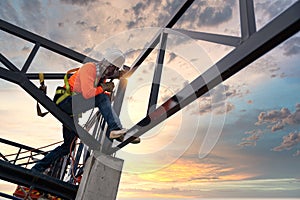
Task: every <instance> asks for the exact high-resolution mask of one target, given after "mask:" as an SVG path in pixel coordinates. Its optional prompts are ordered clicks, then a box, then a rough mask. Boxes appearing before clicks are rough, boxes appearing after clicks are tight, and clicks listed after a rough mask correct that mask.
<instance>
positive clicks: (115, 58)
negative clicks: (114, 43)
mask: <svg viewBox="0 0 300 200" xmlns="http://www.w3.org/2000/svg"><path fill="white" fill-rule="evenodd" d="M104 58H105V59H106V60H107V61H108V62H110V63H111V64H113V65H114V66H116V67H117V68H119V69H120V68H122V67H123V65H124V63H125V56H124V54H123V53H122V51H120V50H118V49H110V50H108V51H107V52H106V53H105V55H104Z"/></svg>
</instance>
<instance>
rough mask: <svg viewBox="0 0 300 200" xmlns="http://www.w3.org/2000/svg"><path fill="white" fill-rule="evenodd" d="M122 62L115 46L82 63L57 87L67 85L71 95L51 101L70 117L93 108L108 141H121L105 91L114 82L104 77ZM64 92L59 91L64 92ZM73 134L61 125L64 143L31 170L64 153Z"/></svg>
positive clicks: (40, 168) (120, 129)
mask: <svg viewBox="0 0 300 200" xmlns="http://www.w3.org/2000/svg"><path fill="white" fill-rule="evenodd" d="M124 63H125V56H124V54H123V53H122V52H121V51H120V50H116V49H114V50H110V51H108V52H107V53H106V54H105V55H104V58H103V59H102V60H101V61H100V62H88V63H85V64H84V65H83V66H82V67H81V68H80V69H79V70H77V71H76V72H75V73H74V74H73V75H72V76H71V77H70V78H69V79H68V80H67V82H65V86H64V87H60V88H61V89H62V91H65V90H66V85H67V86H68V87H69V90H70V92H71V93H72V94H73V95H65V96H64V97H62V95H56V96H55V97H54V101H55V102H56V104H57V105H58V106H59V107H60V108H61V109H62V110H63V111H65V112H66V113H67V114H69V115H70V116H74V115H76V114H79V113H82V112H85V111H87V110H90V109H92V108H94V107H97V108H98V109H99V111H100V113H101V115H102V116H103V118H104V119H105V121H106V122H107V124H108V130H109V136H108V137H109V138H110V139H111V140H112V139H117V140H118V141H122V140H123V138H124V135H125V134H126V129H124V128H123V127H122V124H121V122H120V119H119V117H118V116H117V115H116V113H115V111H114V110H113V108H112V106H111V101H110V97H109V95H107V94H106V93H107V92H112V91H113V89H114V83H113V82H106V78H108V77H110V76H112V75H113V74H114V73H115V72H116V71H118V70H121V69H122V67H123V65H124ZM57 91H59V90H57ZM65 92H66V91H65ZM65 92H62V93H63V94H66V93H65ZM76 135H77V134H76V133H75V132H73V131H72V130H70V129H68V128H67V127H66V126H63V137H64V143H63V144H62V145H61V146H58V147H57V148H55V149H54V150H53V151H51V152H50V153H49V154H47V155H46V156H45V157H44V158H43V159H42V160H40V161H39V162H38V163H37V164H36V165H35V166H33V168H32V170H33V171H38V172H43V171H45V170H46V169H47V168H48V167H50V165H51V163H53V162H54V161H55V160H57V159H58V158H61V157H63V156H65V155H67V154H68V153H69V152H70V146H71V144H72V141H73V140H74V138H75V137H76ZM132 143H134V144H137V143H140V138H136V139H135V140H134V141H132Z"/></svg>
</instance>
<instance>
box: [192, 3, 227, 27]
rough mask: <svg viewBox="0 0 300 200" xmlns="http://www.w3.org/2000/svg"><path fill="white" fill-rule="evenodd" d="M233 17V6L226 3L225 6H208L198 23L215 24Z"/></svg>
mask: <svg viewBox="0 0 300 200" xmlns="http://www.w3.org/2000/svg"><path fill="white" fill-rule="evenodd" d="M231 17H232V7H231V6H229V5H226V6H225V7H223V8H213V7H206V8H205V9H204V11H203V12H202V13H201V14H200V16H199V21H198V25H199V26H201V25H207V26H215V25H218V24H220V23H222V22H225V21H227V20H229V19H230V18H231Z"/></svg>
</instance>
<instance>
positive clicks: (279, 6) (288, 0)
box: [255, 0, 295, 19]
mask: <svg viewBox="0 0 300 200" xmlns="http://www.w3.org/2000/svg"><path fill="white" fill-rule="evenodd" d="M293 2H295V0H285V1H282V0H277V1H274V0H267V1H263V3H260V2H258V3H256V6H255V7H256V9H257V10H258V11H262V12H263V13H264V15H268V17H269V18H270V19H271V18H273V17H275V16H276V15H279V14H280V13H281V12H282V11H284V10H285V9H286V8H287V7H288V6H290V5H291V4H292V3H293Z"/></svg>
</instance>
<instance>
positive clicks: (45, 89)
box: [36, 73, 49, 117]
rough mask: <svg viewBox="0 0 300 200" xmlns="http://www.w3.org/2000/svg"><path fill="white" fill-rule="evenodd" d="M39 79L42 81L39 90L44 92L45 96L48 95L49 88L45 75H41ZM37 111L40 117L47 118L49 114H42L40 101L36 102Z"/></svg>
mask: <svg viewBox="0 0 300 200" xmlns="http://www.w3.org/2000/svg"><path fill="white" fill-rule="evenodd" d="M39 79H40V87H39V89H40V90H42V91H43V92H44V93H45V94H47V86H46V85H45V81H44V74H43V73H39ZM36 111H37V115H38V116H40V117H45V116H46V115H47V114H48V113H49V112H42V110H41V107H40V104H39V102H38V101H37V102H36Z"/></svg>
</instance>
